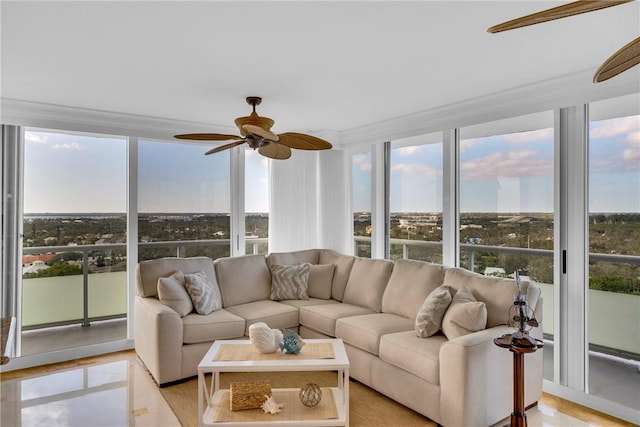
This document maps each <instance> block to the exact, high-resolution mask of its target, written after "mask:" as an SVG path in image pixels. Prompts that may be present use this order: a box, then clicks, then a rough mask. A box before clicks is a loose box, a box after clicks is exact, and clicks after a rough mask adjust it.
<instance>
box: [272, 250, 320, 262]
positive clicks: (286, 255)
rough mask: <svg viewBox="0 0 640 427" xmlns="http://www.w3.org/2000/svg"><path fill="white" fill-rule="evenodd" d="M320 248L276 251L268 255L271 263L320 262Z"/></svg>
mask: <svg viewBox="0 0 640 427" xmlns="http://www.w3.org/2000/svg"><path fill="white" fill-rule="evenodd" d="M319 260H320V250H319V249H307V250H303V251H293V252H275V253H271V254H269V255H267V261H268V262H269V265H293V264H318V261H319Z"/></svg>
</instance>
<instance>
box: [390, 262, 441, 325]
mask: <svg viewBox="0 0 640 427" xmlns="http://www.w3.org/2000/svg"><path fill="white" fill-rule="evenodd" d="M443 277H444V267H443V266H442V265H439V264H432V263H428V262H423V261H414V260H409V259H399V260H396V261H395V262H394V265H393V271H392V272H391V277H389V283H388V284H387V287H386V289H385V291H384V294H383V295H382V311H383V312H384V313H392V314H397V315H399V316H403V317H407V318H409V319H415V318H416V315H417V314H418V310H419V309H420V306H421V305H422V303H423V302H424V300H425V298H426V297H427V296H428V295H429V294H430V293H431V292H432V291H433V290H434V289H435V288H437V287H438V286H440V285H442V279H443Z"/></svg>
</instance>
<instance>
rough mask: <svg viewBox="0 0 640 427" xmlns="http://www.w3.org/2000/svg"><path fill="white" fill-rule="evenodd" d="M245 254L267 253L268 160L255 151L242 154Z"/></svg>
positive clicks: (248, 149) (246, 151)
mask: <svg viewBox="0 0 640 427" xmlns="http://www.w3.org/2000/svg"><path fill="white" fill-rule="evenodd" d="M244 156H245V157H244V158H245V168H244V171H245V172H244V173H245V179H244V183H245V184H244V185H245V190H244V210H245V246H246V249H245V253H247V254H266V253H268V250H269V247H268V238H269V160H268V159H267V158H266V157H264V156H261V155H260V154H259V153H258V152H257V151H255V150H253V149H251V148H247V149H245V152H244Z"/></svg>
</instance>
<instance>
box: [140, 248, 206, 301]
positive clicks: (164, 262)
mask: <svg viewBox="0 0 640 427" xmlns="http://www.w3.org/2000/svg"><path fill="white" fill-rule="evenodd" d="M178 270H180V271H182V272H183V273H195V272H197V271H203V272H204V273H205V274H206V275H207V277H208V278H209V280H211V281H214V280H215V279H216V273H215V271H214V269H213V261H212V260H211V258H209V257H191V258H159V259H150V260H146V261H140V262H139V263H138V265H137V266H136V294H137V295H139V296H141V297H155V296H157V295H158V279H159V278H161V277H169V276H171V275H172V274H173V273H174V272H176V271H178Z"/></svg>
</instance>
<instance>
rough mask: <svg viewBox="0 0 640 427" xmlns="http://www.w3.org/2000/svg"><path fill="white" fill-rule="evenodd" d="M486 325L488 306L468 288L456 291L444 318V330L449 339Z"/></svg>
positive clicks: (481, 328) (480, 328)
mask: <svg viewBox="0 0 640 427" xmlns="http://www.w3.org/2000/svg"><path fill="white" fill-rule="evenodd" d="M486 326H487V306H486V305H485V304H484V303H483V302H480V301H478V300H477V299H476V297H475V296H474V295H473V292H471V290H469V289H467V288H462V289H460V290H459V291H458V292H456V294H455V295H454V296H453V299H452V300H451V304H450V305H449V308H448V309H447V311H446V313H445V314H444V318H443V319H442V332H443V333H444V334H445V336H446V337H447V339H449V340H452V339H454V338H457V337H461V336H463V335H467V334H470V333H472V332H477V331H481V330H483V329H484V328H485V327H486Z"/></svg>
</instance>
